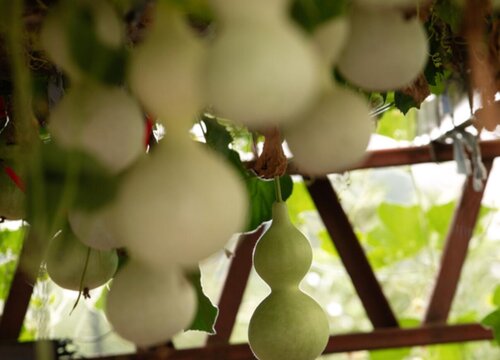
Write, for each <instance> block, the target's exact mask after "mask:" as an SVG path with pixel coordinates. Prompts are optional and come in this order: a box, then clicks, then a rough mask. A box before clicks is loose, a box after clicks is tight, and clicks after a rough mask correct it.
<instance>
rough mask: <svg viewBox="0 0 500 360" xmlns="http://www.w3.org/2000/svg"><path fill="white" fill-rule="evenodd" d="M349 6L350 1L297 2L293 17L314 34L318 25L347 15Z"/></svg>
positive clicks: (304, 0)
mask: <svg viewBox="0 0 500 360" xmlns="http://www.w3.org/2000/svg"><path fill="white" fill-rule="evenodd" d="M348 6H349V0H336V1H331V0H295V1H294V2H293V3H292V6H291V15H292V18H293V19H294V20H295V21H296V22H297V23H298V24H299V25H301V26H302V27H303V28H304V29H305V30H306V31H309V32H312V31H313V30H314V29H315V28H316V27H317V26H318V25H320V24H322V23H324V22H326V21H328V20H330V19H332V18H335V17H338V16H342V15H345V14H346V12H347V9H348Z"/></svg>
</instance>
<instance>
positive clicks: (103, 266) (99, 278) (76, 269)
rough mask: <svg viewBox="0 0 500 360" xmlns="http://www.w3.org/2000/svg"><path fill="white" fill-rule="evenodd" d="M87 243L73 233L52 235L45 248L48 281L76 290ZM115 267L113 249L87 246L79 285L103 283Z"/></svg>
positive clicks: (115, 261) (116, 260)
mask: <svg viewBox="0 0 500 360" xmlns="http://www.w3.org/2000/svg"><path fill="white" fill-rule="evenodd" d="M88 250H89V247H88V246H86V245H84V244H83V243H81V242H80V241H79V240H78V239H77V238H76V237H75V236H74V235H73V234H71V233H67V234H65V233H62V234H60V235H59V236H57V237H56V238H54V239H52V241H51V242H50V244H49V248H48V251H47V257H46V261H47V273H48V274H49V276H50V278H51V279H52V281H54V282H55V283H56V284H57V285H59V286H60V287H62V288H64V289H68V290H74V291H79V290H80V282H81V279H82V273H83V269H84V266H85V260H86V258H87V253H88ZM117 268H118V255H117V254H116V251H115V250H110V251H101V250H96V249H91V250H90V257H89V260H88V264H87V269H86V271H85V277H84V279H83V283H82V290H83V289H85V288H86V289H88V290H91V289H94V288H96V287H99V286H101V285H104V284H106V283H107V282H108V281H109V280H111V278H112V277H113V275H114V274H115V272H116V269H117Z"/></svg>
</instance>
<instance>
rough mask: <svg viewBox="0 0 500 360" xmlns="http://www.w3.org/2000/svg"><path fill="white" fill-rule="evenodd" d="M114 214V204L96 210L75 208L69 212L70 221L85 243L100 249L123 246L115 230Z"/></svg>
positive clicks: (77, 234) (74, 230)
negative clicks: (89, 210)
mask: <svg viewBox="0 0 500 360" xmlns="http://www.w3.org/2000/svg"><path fill="white" fill-rule="evenodd" d="M112 214H113V213H112V206H104V207H103V208H100V209H98V210H97V211H94V212H86V211H83V210H77V209H73V210H71V211H70V212H69V213H68V222H69V225H70V226H71V229H72V230H73V232H74V233H75V235H76V236H77V237H78V238H79V239H80V241H81V242H82V243H84V244H85V245H87V246H89V247H91V248H94V249H98V250H111V249H116V248H119V247H121V246H122V245H121V243H120V241H119V239H118V237H117V235H116V234H115V231H113V229H114V227H113V224H112V221H113V216H112Z"/></svg>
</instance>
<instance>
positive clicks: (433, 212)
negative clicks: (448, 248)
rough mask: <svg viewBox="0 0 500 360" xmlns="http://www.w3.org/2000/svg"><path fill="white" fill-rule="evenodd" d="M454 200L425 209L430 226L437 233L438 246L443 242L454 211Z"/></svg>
mask: <svg viewBox="0 0 500 360" xmlns="http://www.w3.org/2000/svg"><path fill="white" fill-rule="evenodd" d="M455 207H456V202H455V201H450V202H448V203H446V204H440V205H434V206H432V207H431V208H429V210H427V213H426V217H427V222H428V224H429V226H430V228H431V229H432V230H434V231H436V232H437V233H438V235H439V241H438V246H439V247H441V246H442V245H443V244H444V240H445V238H446V235H447V234H448V230H449V228H450V224H451V220H452V218H453V213H454V212H455Z"/></svg>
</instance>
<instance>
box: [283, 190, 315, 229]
mask: <svg viewBox="0 0 500 360" xmlns="http://www.w3.org/2000/svg"><path fill="white" fill-rule="evenodd" d="M287 206H288V213H289V214H290V219H291V220H292V223H294V224H297V223H298V222H299V215H300V214H301V213H302V212H304V211H316V206H315V205H314V202H313V201H312V199H311V195H309V191H307V187H306V185H305V184H304V182H303V181H295V182H294V183H293V193H292V194H291V196H290V197H289V198H288V200H287Z"/></svg>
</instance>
